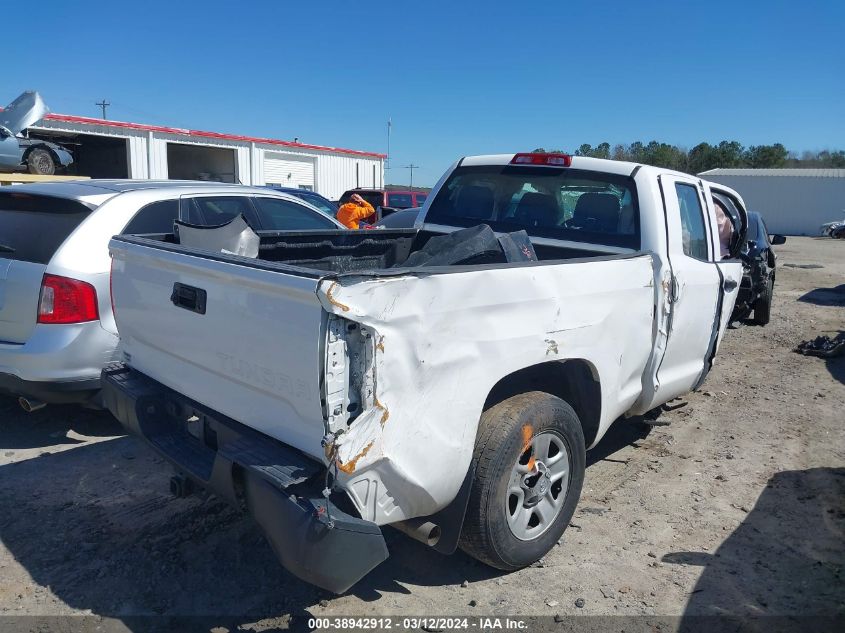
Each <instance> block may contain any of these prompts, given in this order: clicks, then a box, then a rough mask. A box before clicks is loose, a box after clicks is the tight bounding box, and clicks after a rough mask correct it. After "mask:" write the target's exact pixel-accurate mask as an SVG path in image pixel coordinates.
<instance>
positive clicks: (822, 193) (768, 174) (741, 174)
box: [698, 169, 845, 235]
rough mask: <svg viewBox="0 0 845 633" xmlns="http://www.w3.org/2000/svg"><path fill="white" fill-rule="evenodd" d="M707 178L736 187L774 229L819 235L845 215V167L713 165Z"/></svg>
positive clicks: (703, 176)
mask: <svg viewBox="0 0 845 633" xmlns="http://www.w3.org/2000/svg"><path fill="white" fill-rule="evenodd" d="M698 175H699V176H701V177H702V178H704V179H705V180H712V181H714V182H719V183H722V184H723V185H727V186H728V187H731V188H733V189H736V190H737V191H738V192H739V194H740V195H741V196H742V198H743V200H745V204H746V206H747V207H748V210H749V211H756V212H757V213H759V214H760V215H762V216H763V219H764V220H765V221H766V226H767V227H768V228H769V231H771V232H772V233H782V234H785V235H818V234H819V227H820V226H821V225H822V224H824V223H826V222H832V221H834V220H841V219H842V218H843V217H845V169H711V170H709V171H705V172H702V173H700V174H698Z"/></svg>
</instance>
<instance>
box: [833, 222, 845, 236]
mask: <svg viewBox="0 0 845 633" xmlns="http://www.w3.org/2000/svg"><path fill="white" fill-rule="evenodd" d="M830 237H832V238H833V239H836V240H845V224H842V225H840V226H837V227H836V228H834V229H833V230H831V232H830Z"/></svg>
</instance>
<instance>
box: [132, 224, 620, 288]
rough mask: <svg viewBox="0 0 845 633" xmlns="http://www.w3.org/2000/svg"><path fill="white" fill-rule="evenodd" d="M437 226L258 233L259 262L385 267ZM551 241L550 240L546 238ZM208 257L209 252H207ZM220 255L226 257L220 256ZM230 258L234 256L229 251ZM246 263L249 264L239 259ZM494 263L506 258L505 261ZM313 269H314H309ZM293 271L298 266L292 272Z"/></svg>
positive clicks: (552, 256)
mask: <svg viewBox="0 0 845 633" xmlns="http://www.w3.org/2000/svg"><path fill="white" fill-rule="evenodd" d="M438 235H441V233H437V232H434V231H428V230H419V231H418V230H416V229H393V230H362V231H343V230H338V231H325V232H322V231H321V232H315V231H286V232H267V231H263V232H261V233H260V240H261V242H260V245H259V253H258V258H257V260H258V261H255V262H254V263H255V264H257V265H259V266H260V265H261V264H260V262H273V263H277V264H283V265H285V266H286V267H293V268H300V269H303V270H301V271H298V272H299V274H303V275H306V276H313V275H314V274H319V273H315V272H314V271H320V272H323V273H326V272H333V273H348V272H360V271H375V270H386V269H390V268H396V267H401V266H402V264H403V263H404V262H405V261H406V260H407V259H408V257H409V256H410V255H411V254H412V253H414V252H416V251H419V250H420V249H421V248H423V246H425V244H426V243H427V242H428V241H429V240H430V239H431V238H432V237H435V236H438ZM121 239H122V240H124V241H128V242H135V243H138V244H143V243H145V242H146V241H149V240H153V241H156V242H160V244H159V245H158V246H159V248H162V249H166V250H171V251H174V252H179V251H181V252H190V251H193V250H196V249H190V248H187V247H185V246H182V245H180V244H179V239H178V237H177V236H176V235H174V234H172V233H170V234H166V235H158V236H145V237H134V238H133V237H129V236H121ZM546 241H549V240H546ZM532 242H533V245H534V250H535V252H536V254H537V258H538V260H540V261H560V260H567V259H576V258H584V257H600V256H605V255H608V254H617V253H616V251H617V250H619V249H611V250H608V249H607V248H606V247H600V246H591V245H588V244H583V245H578V246H576V245H574V244H573V245H572V246H563V245H559V244H546V243H543V240H542V239H537V238H534V239H532ZM203 254H204V256H206V257H208V256H210V254H209V253H205V252H204V253H203ZM219 257H227V256H226V255H219ZM228 257H230V256H228ZM241 261H242V263H246V262H244V261H243V260H241ZM492 263H505V262H504V260H502V261H500V262H492ZM309 271H311V272H309ZM291 272H294V271H291Z"/></svg>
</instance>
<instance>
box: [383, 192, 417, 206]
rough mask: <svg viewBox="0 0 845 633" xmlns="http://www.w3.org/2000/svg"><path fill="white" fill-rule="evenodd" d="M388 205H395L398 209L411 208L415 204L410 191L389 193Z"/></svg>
mask: <svg viewBox="0 0 845 633" xmlns="http://www.w3.org/2000/svg"><path fill="white" fill-rule="evenodd" d="M387 206H389V207H395V208H396V209H409V208H411V207H412V206H414V202H413V200H411V194H409V193H389V194H387Z"/></svg>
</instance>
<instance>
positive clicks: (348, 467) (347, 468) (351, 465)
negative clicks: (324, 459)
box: [337, 440, 375, 475]
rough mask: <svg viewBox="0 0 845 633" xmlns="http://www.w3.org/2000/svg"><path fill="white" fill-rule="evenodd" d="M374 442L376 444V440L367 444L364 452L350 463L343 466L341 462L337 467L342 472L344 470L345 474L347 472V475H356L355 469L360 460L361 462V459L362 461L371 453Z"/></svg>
mask: <svg viewBox="0 0 845 633" xmlns="http://www.w3.org/2000/svg"><path fill="white" fill-rule="evenodd" d="M374 442H375V440H373V441H371V442H370V443H369V444H367V445H366V446H365V447H364V450H363V451H361V452H360V453H358V454H357V455H356V456H355V457H353V458H352V459H350V460H349V461H348V462H346V463H345V464H341V463H340V462H338V464H337V467H338V468H339V469H340V470H342V471H343V472H345V473H346V474H347V475H351V474H352V473H354V472H355V467H356V466H357V465H358V460H359V459H361V458H362V457H363V456H364V455H366V454H367V453H369V452H370V449H371V448H372V447H373V443H374Z"/></svg>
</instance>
